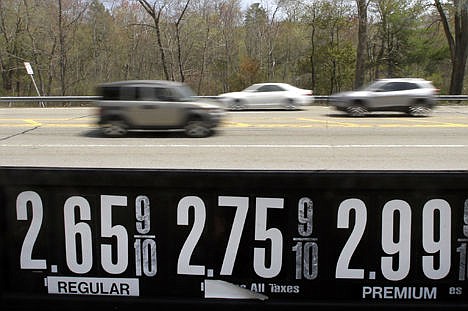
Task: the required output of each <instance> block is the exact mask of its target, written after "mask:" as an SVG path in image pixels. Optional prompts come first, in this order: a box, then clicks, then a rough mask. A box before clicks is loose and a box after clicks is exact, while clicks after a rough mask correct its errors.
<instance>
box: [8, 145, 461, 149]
mask: <svg viewBox="0 0 468 311" xmlns="http://www.w3.org/2000/svg"><path fill="white" fill-rule="evenodd" d="M0 147H2V148H8V147H10V148H29V147H34V148H83V147H89V148H133V147H138V148H253V149H254V148H275V149H278V148H282V149H283V148H284V149H287V148H302V149H309V148H312V149H313V148H317V149H320V148H468V145H462V144H456V145H419V144H418V145H410V144H377V145H371V144H366V145H354V144H343V145H341V144H338V145H329V144H324V145H307V144H300V145H297V144H291V145H289V144H286V145H285V144H281V145H273V144H272V145H270V144H255V145H254V144H252V145H248V144H204V145H191V144H143V145H138V144H112V145H111V144H109V145H107V144H0Z"/></svg>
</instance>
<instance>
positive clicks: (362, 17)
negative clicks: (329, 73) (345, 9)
mask: <svg viewBox="0 0 468 311" xmlns="http://www.w3.org/2000/svg"><path fill="white" fill-rule="evenodd" d="M356 3H357V7H358V15H359V29H358V46H357V51H356V72H355V76H354V88H355V89H358V88H360V87H361V86H363V85H364V76H365V73H366V54H367V0H356Z"/></svg>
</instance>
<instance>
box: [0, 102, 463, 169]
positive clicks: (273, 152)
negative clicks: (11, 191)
mask: <svg viewBox="0 0 468 311" xmlns="http://www.w3.org/2000/svg"><path fill="white" fill-rule="evenodd" d="M95 113H96V110H95V108H93V107H91V108H90V107H86V108H0V165H2V166H29V167H42V166H45V167H95V168H104V167H105V168H163V169H166V168H171V169H172V168H175V169H236V170H237V169H249V170H250V169H260V170H467V169H468V106H441V107H439V108H437V109H436V110H435V111H434V113H433V114H432V116H430V117H424V118H412V117H407V116H405V115H402V114H372V115H370V116H368V117H363V118H350V117H347V116H346V115H344V114H341V113H339V112H336V111H334V110H333V109H332V108H329V107H326V106H311V107H307V108H306V109H305V110H302V111H241V112H228V114H227V118H226V121H225V123H224V124H223V126H222V127H221V128H220V129H219V131H218V132H217V133H216V135H214V136H212V137H208V138H200V139H194V138H186V137H185V136H184V135H183V134H181V133H174V132H171V133H168V132H158V133H132V134H131V135H129V136H128V137H124V138H106V137H103V136H102V135H101V134H100V132H99V130H98V128H97V126H96V124H95V122H96V117H95Z"/></svg>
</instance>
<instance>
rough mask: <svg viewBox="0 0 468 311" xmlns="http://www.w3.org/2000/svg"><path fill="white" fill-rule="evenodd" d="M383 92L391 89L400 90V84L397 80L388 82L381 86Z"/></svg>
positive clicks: (391, 90)
mask: <svg viewBox="0 0 468 311" xmlns="http://www.w3.org/2000/svg"><path fill="white" fill-rule="evenodd" d="M381 89H382V91H383V92H393V91H400V90H401V85H400V83H399V82H389V83H387V84H385V85H383V86H382V88H381Z"/></svg>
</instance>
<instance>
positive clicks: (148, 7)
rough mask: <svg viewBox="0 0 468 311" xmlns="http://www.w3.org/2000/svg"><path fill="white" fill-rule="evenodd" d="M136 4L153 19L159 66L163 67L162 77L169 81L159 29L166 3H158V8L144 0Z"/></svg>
mask: <svg viewBox="0 0 468 311" xmlns="http://www.w3.org/2000/svg"><path fill="white" fill-rule="evenodd" d="M138 2H139V3H140V4H141V6H142V7H143V8H144V9H145V11H146V12H147V13H148V14H149V15H150V16H151V18H152V19H153V22H154V29H155V30H156V40H157V42H158V47H159V55H160V57H161V65H162V66H163V71H164V77H165V78H166V80H169V71H168V69H167V63H166V55H165V53H164V46H163V44H162V38H161V28H160V22H161V14H162V11H163V10H164V8H165V7H166V5H167V3H166V2H162V3H160V5H159V7H158V8H156V4H157V1H155V2H154V3H153V4H150V3H149V2H148V1H146V0H138Z"/></svg>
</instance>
